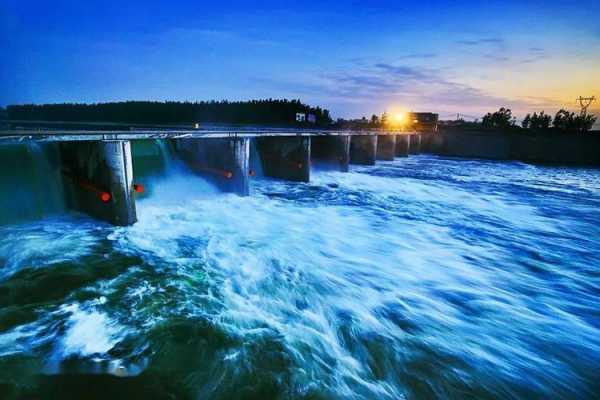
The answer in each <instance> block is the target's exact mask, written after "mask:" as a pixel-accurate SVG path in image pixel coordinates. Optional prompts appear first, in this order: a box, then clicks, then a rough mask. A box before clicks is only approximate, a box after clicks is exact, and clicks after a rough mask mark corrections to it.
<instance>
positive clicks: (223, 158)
mask: <svg viewBox="0 0 600 400" xmlns="http://www.w3.org/2000/svg"><path fill="white" fill-rule="evenodd" d="M421 137H422V133H419V132H415V131H395V130H385V131H383V130H377V131H375V130H371V131H348V130H319V129H286V128H248V127H240V128H231V127H219V128H215V129H182V128H180V127H175V128H173V129H169V128H164V127H157V128H151V127H140V128H135V127H133V128H130V129H114V128H111V127H109V128H108V129H106V130H105V129H94V127H87V129H73V128H72V127H71V128H67V129H61V128H43V127H42V128H36V127H31V126H29V127H27V128H23V129H11V130H3V131H0V145H2V144H4V145H11V144H23V143H32V142H33V143H46V145H45V146H44V149H45V150H44V151H50V152H54V153H56V155H57V156H56V157H54V159H57V160H59V165H57V166H56V167H57V168H60V172H61V175H62V177H63V179H62V184H63V186H64V193H65V198H66V200H67V204H68V205H69V207H70V208H72V209H76V210H78V211H80V212H83V213H86V214H88V215H90V216H92V217H95V218H98V219H101V220H104V221H107V222H109V223H111V224H114V225H121V226H126V225H132V224H134V223H135V222H136V221H137V216H136V207H135V196H136V193H139V192H141V191H143V190H144V188H143V186H142V185H141V184H140V183H135V182H134V181H133V176H134V175H133V169H134V168H135V165H134V162H133V157H132V146H131V143H132V141H160V142H161V143H162V145H165V146H167V147H168V148H169V150H170V153H171V154H172V155H173V156H174V157H176V158H178V159H180V160H182V161H183V162H184V163H185V164H186V165H187V166H188V167H189V169H190V170H191V171H193V172H194V173H195V174H197V175H200V176H202V177H204V178H206V179H207V180H209V181H210V182H212V183H213V184H215V185H216V186H217V187H219V188H220V189H222V190H223V191H225V192H233V193H237V194H239V195H242V196H247V195H249V194H250V179H251V178H252V177H253V176H255V174H256V171H257V170H260V171H262V175H264V176H265V177H270V178H277V179H284V180H290V181H298V182H308V181H309V180H310V170H311V165H314V164H317V165H319V166H320V167H324V168H329V169H335V170H339V171H344V172H347V171H348V169H349V164H361V165H374V164H375V162H376V160H393V159H394V157H402V156H407V155H408V154H409V153H417V152H419V151H420V148H421Z"/></svg>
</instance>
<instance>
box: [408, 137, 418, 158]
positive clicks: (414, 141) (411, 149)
mask: <svg viewBox="0 0 600 400" xmlns="http://www.w3.org/2000/svg"><path fill="white" fill-rule="evenodd" d="M419 153H421V135H420V134H414V135H410V143H409V146H408V154H419Z"/></svg>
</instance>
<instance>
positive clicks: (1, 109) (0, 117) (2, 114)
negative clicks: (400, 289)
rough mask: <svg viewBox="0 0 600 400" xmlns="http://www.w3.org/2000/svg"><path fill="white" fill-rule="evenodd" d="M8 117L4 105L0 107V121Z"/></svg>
mask: <svg viewBox="0 0 600 400" xmlns="http://www.w3.org/2000/svg"><path fill="white" fill-rule="evenodd" d="M5 119H8V112H6V109H5V108H4V107H0V121H2V120H5Z"/></svg>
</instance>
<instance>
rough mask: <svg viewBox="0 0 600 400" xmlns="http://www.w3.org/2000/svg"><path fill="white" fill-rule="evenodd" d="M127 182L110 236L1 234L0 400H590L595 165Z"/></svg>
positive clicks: (51, 231) (420, 163)
mask: <svg viewBox="0 0 600 400" xmlns="http://www.w3.org/2000/svg"><path fill="white" fill-rule="evenodd" d="M144 184H145V186H146V187H147V188H148V189H149V190H148V193H147V194H146V196H145V197H144V198H141V199H138V201H137V208H138V218H139V221H138V223H136V224H135V225H134V226H131V227H125V228H123V227H112V226H109V225H106V224H104V223H100V222H97V221H94V220H92V219H89V218H87V217H85V216H82V215H77V214H72V213H64V212H58V213H53V214H49V215H45V216H44V217H43V218H42V219H39V218H37V219H31V220H29V221H21V222H10V223H5V224H4V225H1V226H0V395H1V396H0V397H2V398H95V397H93V396H94V395H95V394H97V393H98V392H97V390H99V389H98V388H101V389H102V390H103V391H105V393H110V396H109V395H107V394H105V395H104V396H106V397H113V398H115V396H119V395H121V396H125V397H127V398H137V397H140V398H142V397H143V398H146V399H147V398H190V399H235V398H240V399H241V398H243V399H250V398H253V399H268V398H277V399H403V398H405V399H446V398H456V399H463V398H479V399H515V398H552V399H559V398H579V399H586V398H590V399H591V398H594V397H595V396H596V395H598V393H600V372H599V371H600V241H599V238H600V170H597V169H596V170H594V169H585V168H562V167H550V166H533V165H527V164H523V163H517V162H492V161H484V160H459V159H449V158H439V157H434V156H427V155H421V156H411V157H409V158H404V159H397V160H396V161H394V162H381V163H378V164H377V166H374V167H358V166H352V167H351V172H349V173H341V172H327V171H313V174H312V178H311V182H310V183H306V184H304V183H291V182H283V181H276V180H269V179H256V180H254V181H253V182H252V196H250V197H238V196H236V195H233V194H223V193H219V192H218V191H217V190H215V189H214V188H212V187H211V186H210V185H209V184H208V183H206V182H205V181H203V180H202V179H200V178H198V177H195V176H192V175H190V174H189V173H188V172H186V171H185V169H183V168H182V167H181V166H179V165H178V164H177V163H175V164H174V165H170V166H169V168H168V171H166V172H165V173H163V174H159V175H156V176H150V175H149V176H147V177H146V180H145V181H144ZM3 190H4V189H3ZM90 388H96V389H90ZM57 393H59V394H60V395H58V394H57ZM94 393H95V394H94ZM28 396H29V397H28ZM52 396H56V397H52ZM70 396H71V397H70ZM90 396H91V397H90Z"/></svg>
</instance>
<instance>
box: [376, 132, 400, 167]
mask: <svg viewBox="0 0 600 400" xmlns="http://www.w3.org/2000/svg"><path fill="white" fill-rule="evenodd" d="M395 155H396V135H378V136H377V159H378V160H383V161H394V156H395Z"/></svg>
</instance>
